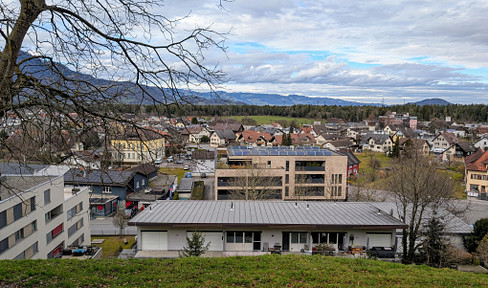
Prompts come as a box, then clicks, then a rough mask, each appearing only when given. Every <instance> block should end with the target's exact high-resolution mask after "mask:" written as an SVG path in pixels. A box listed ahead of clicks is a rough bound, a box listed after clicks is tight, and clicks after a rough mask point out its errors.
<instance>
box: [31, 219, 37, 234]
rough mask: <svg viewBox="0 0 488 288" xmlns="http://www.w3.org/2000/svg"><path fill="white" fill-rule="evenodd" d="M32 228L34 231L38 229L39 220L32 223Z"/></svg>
mask: <svg viewBox="0 0 488 288" xmlns="http://www.w3.org/2000/svg"><path fill="white" fill-rule="evenodd" d="M31 230H32V232H34V231H37V220H35V221H34V222H32V223H31Z"/></svg>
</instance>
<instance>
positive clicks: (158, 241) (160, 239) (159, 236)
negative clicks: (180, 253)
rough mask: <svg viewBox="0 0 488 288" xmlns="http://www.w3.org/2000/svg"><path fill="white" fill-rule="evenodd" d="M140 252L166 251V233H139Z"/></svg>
mask: <svg viewBox="0 0 488 288" xmlns="http://www.w3.org/2000/svg"><path fill="white" fill-rule="evenodd" d="M141 238H142V239H141V245H142V250H168V232H166V231H148V230H146V231H141Z"/></svg>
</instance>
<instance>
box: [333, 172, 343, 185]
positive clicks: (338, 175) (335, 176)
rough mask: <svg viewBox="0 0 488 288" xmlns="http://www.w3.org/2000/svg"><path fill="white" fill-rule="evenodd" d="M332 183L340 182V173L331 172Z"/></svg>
mask: <svg viewBox="0 0 488 288" xmlns="http://www.w3.org/2000/svg"><path fill="white" fill-rule="evenodd" d="M332 184H342V174H332Z"/></svg>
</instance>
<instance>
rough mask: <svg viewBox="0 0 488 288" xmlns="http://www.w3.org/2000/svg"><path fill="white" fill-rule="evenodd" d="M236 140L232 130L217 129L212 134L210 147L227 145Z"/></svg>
mask: <svg viewBox="0 0 488 288" xmlns="http://www.w3.org/2000/svg"><path fill="white" fill-rule="evenodd" d="M235 141H236V134H234V132H233V131H232V130H215V131H214V132H212V134H211V135H210V147H219V146H227V145H229V144H231V143H234V142H235Z"/></svg>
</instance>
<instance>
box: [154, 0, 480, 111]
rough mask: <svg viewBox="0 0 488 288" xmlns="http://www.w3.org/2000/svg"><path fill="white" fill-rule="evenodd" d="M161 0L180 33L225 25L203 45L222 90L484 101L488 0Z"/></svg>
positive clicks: (395, 99)
mask: <svg viewBox="0 0 488 288" xmlns="http://www.w3.org/2000/svg"><path fill="white" fill-rule="evenodd" d="M219 3H220V1H218V0H204V1H201V0H185V1H181V0H166V1H165V6H164V9H163V11H162V12H161V13H163V14H164V15H165V16H167V17H170V18H171V17H173V18H179V17H184V18H183V19H182V20H180V21H179V22H178V23H177V24H176V25H177V26H176V29H179V30H181V31H185V30H190V29H192V28H195V27H211V28H212V29H214V30H216V31H219V32H223V33H226V32H228V33H227V35H226V41H225V46H226V47H227V49H226V52H225V53H222V52H221V51H217V50H216V51H212V50H211V51H208V52H207V54H206V57H207V59H206V61H207V62H206V63H208V64H210V65H213V64H218V65H220V67H221V68H222V70H223V71H224V72H225V73H226V77H227V79H228V81H227V82H226V83H225V84H224V85H223V87H222V90H225V91H228V92H258V93H276V94H282V95H292V94H298V95H305V96H312V97H316V96H323V97H332V98H339V99H343V100H352V101H358V102H375V103H382V102H383V103H385V104H402V103H408V102H414V101H419V100H422V99H427V98H442V99H444V100H447V101H449V102H452V103H459V104H471V103H482V104H488V29H487V27H488V20H487V18H486V15H488V1H486V0H479V1H459V0H454V1H452V0H443V1H432V0H431V1H415V0H413V1H391V0H390V1H381V0H380V1H373V0H372V1H364V0H363V1H335V0H331V1H318V0H315V1H293V0H279V1H278V0H265V1H263V0H261V1H257V0H235V1H231V2H222V6H221V7H219Z"/></svg>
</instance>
